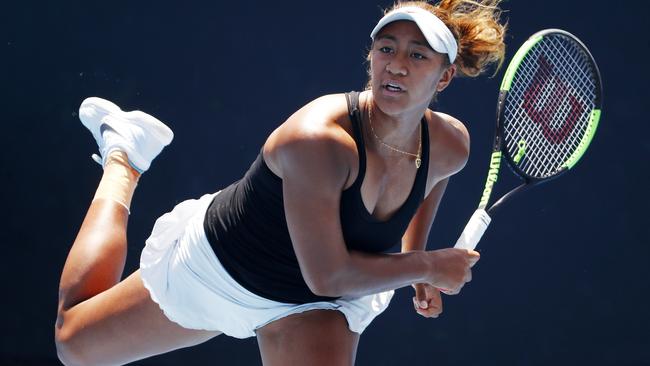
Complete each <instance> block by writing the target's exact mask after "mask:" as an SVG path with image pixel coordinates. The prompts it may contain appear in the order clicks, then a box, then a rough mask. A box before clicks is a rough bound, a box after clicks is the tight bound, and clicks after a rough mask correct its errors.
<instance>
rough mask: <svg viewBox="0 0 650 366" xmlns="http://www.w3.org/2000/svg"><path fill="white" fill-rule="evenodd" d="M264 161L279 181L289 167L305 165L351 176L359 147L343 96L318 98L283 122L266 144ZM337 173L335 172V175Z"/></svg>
mask: <svg viewBox="0 0 650 366" xmlns="http://www.w3.org/2000/svg"><path fill="white" fill-rule="evenodd" d="M263 152H264V159H265V161H266V164H267V165H268V166H269V168H270V169H271V170H272V171H273V172H274V173H275V174H276V175H278V176H279V177H280V178H283V177H284V175H285V174H286V173H287V170H288V168H292V167H295V166H302V164H289V163H288V162H292V163H295V162H296V159H299V160H303V161H304V160H308V161H306V162H305V163H306V164H305V165H313V166H316V167H318V166H320V167H322V168H326V167H337V169H342V170H345V171H346V174H348V173H349V170H350V165H351V163H352V162H354V161H355V156H356V144H355V142H354V138H353V137H352V131H351V128H350V126H349V118H348V112H347V103H346V100H345V96H344V95H343V94H330V95H325V96H322V97H319V98H317V99H314V100H312V101H311V102H309V103H307V104H306V105H304V106H303V107H302V108H300V109H299V110H297V111H296V112H295V113H293V114H292V115H291V116H290V117H289V118H288V119H287V120H286V121H285V122H284V123H282V124H281V125H280V126H279V127H278V128H277V129H276V130H275V131H273V133H271V135H270V136H269V137H268V139H267V140H266V143H265V144H264V149H263ZM334 173H336V172H334Z"/></svg>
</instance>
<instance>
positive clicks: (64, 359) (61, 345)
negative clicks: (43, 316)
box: [54, 316, 90, 366]
mask: <svg viewBox="0 0 650 366" xmlns="http://www.w3.org/2000/svg"><path fill="white" fill-rule="evenodd" d="M61 318H62V317H60V316H59V317H58V318H57V322H56V325H55V327H54V343H55V345H56V355H57V357H58V358H59V360H60V361H61V363H63V364H64V365H67V366H73V365H74V366H77V365H89V364H90V363H89V362H86V361H85V360H84V356H83V354H82V352H81V351H82V350H81V347H79V346H77V345H76V344H75V343H77V342H75V334H74V331H71V330H70V327H65V326H63V322H62V321H60V319H61Z"/></svg>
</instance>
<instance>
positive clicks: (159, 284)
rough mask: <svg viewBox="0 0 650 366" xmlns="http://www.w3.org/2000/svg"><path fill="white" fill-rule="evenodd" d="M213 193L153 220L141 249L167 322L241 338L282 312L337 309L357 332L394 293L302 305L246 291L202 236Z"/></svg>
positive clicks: (147, 279) (144, 272) (146, 276)
mask: <svg viewBox="0 0 650 366" xmlns="http://www.w3.org/2000/svg"><path fill="white" fill-rule="evenodd" d="M216 194H218V192H217V193H216ZM214 195H215V194H207V195H204V196H203V197H201V198H200V199H198V200H193V199H192V200H187V201H183V202H181V203H179V204H178V205H176V207H174V209H173V210H172V211H171V212H168V213H166V214H164V215H162V216H161V217H160V218H158V220H156V223H155V225H154V227H153V230H152V233H151V236H150V237H149V239H147V241H146V245H145V248H144V249H143V251H142V255H141V257H140V272H141V276H142V281H143V282H144V286H145V287H146V288H147V290H149V293H150V294H151V298H152V299H153V300H154V301H155V302H156V303H158V305H159V306H160V308H161V309H162V310H163V312H164V313H165V315H166V316H167V317H168V318H169V319H170V320H171V321H173V322H176V323H178V324H179V325H181V326H182V327H184V328H189V329H202V330H211V331H220V332H223V333H224V334H227V335H229V336H232V337H236V338H247V337H252V336H255V331H256V330H257V329H258V328H260V327H263V326H264V325H266V324H268V323H270V322H272V321H274V320H278V319H280V318H283V317H285V316H288V315H291V314H296V313H301V312H304V311H309V310H315V309H328V310H338V311H340V312H341V313H343V314H344V315H345V318H346V319H347V322H348V328H350V330H351V331H353V332H356V333H362V332H363V330H364V329H365V328H366V327H367V326H368V325H369V324H370V322H371V321H372V320H373V319H374V318H375V317H376V316H377V315H379V314H381V313H382V312H383V311H384V310H385V309H386V308H387V307H388V304H389V302H390V300H391V298H392V297H393V293H394V291H386V292H382V293H378V294H374V295H368V296H363V297H356V298H346V297H342V298H339V299H337V300H334V301H321V302H314V303H308V304H288V303H282V302H277V301H273V300H269V299H266V298H264V297H261V296H259V295H256V294H254V293H252V292H250V291H248V290H247V289H245V288H244V287H242V286H241V285H240V284H239V283H237V282H236V281H235V280H234V279H233V278H232V277H230V275H229V274H228V272H226V270H225V269H224V268H223V266H222V265H221V263H220V262H219V259H218V258H217V256H216V255H215V254H214V252H213V250H212V248H211V246H210V243H209V242H208V240H207V238H206V236H205V232H204V230H203V219H204V217H205V212H206V210H207V207H208V205H209V204H210V202H211V201H212V198H213V197H214Z"/></svg>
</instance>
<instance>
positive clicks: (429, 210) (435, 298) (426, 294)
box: [402, 177, 449, 318]
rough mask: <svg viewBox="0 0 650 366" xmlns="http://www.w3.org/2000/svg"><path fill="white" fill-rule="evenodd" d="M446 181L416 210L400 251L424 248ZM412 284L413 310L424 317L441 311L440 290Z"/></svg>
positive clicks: (432, 315) (438, 185) (437, 185)
mask: <svg viewBox="0 0 650 366" xmlns="http://www.w3.org/2000/svg"><path fill="white" fill-rule="evenodd" d="M448 182H449V177H447V178H445V179H443V180H441V181H440V182H438V183H437V184H436V185H435V186H434V187H433V188H432V189H431V192H429V195H428V196H427V197H426V198H425V199H424V201H423V202H422V204H421V205H420V207H419V208H418V210H417V211H416V213H415V215H414V216H413V218H412V219H411V222H410V223H409V226H408V228H407V229H406V232H405V233H404V236H403V237H402V252H412V251H421V250H425V249H426V246H427V238H428V237H429V231H430V230H431V225H432V224H433V219H434V218H435V217H436V212H438V207H439V206H440V201H441V200H442V196H443V194H444V193H445V189H446V188H447V183H448ZM412 286H413V288H414V289H415V297H414V298H413V306H414V307H415V311H417V312H418V314H420V315H422V316H424V317H426V318H437V317H438V316H439V315H440V313H442V299H441V297H440V290H438V289H437V288H435V287H433V286H431V285H428V284H424V283H415V284H413V285H412Z"/></svg>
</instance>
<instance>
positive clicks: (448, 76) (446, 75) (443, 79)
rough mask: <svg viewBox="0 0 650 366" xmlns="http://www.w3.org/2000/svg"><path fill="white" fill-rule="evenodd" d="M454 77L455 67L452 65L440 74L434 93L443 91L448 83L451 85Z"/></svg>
mask: <svg viewBox="0 0 650 366" xmlns="http://www.w3.org/2000/svg"><path fill="white" fill-rule="evenodd" d="M454 75H456V65H454V64H452V65H451V66H449V67H448V68H446V69H445V70H444V71H443V72H442V75H441V76H440V80H438V85H437V86H436V91H437V92H441V91H443V90H445V88H447V86H448V85H449V83H451V80H452V79H453V78H454Z"/></svg>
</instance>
